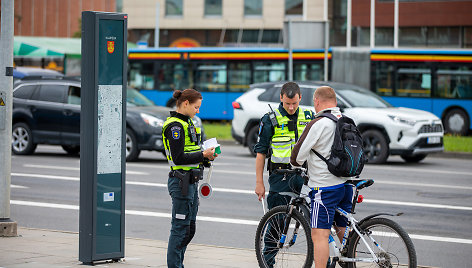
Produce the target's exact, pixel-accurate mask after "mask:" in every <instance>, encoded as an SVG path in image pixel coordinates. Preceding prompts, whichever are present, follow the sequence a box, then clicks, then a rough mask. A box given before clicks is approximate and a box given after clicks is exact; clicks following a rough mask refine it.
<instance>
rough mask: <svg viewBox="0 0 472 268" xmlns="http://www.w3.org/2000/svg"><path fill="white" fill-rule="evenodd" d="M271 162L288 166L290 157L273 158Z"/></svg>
mask: <svg viewBox="0 0 472 268" xmlns="http://www.w3.org/2000/svg"><path fill="white" fill-rule="evenodd" d="M270 161H272V163H277V164H287V163H290V157H277V156H273V155H272V156H271V157H270Z"/></svg>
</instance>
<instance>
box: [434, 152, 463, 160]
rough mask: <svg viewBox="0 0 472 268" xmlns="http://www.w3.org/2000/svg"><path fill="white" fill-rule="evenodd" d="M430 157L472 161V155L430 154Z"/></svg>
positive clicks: (456, 153)
mask: <svg viewBox="0 0 472 268" xmlns="http://www.w3.org/2000/svg"><path fill="white" fill-rule="evenodd" d="M428 157H438V158H457V159H472V153H462V152H442V153H434V154H429V155H428Z"/></svg>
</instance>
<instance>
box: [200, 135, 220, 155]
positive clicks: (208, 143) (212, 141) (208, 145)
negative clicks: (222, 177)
mask: <svg viewBox="0 0 472 268" xmlns="http://www.w3.org/2000/svg"><path fill="white" fill-rule="evenodd" d="M212 147H215V153H216V154H221V149H220V144H218V141H216V138H211V139H209V140H206V141H204V142H203V150H206V149H208V148H212Z"/></svg>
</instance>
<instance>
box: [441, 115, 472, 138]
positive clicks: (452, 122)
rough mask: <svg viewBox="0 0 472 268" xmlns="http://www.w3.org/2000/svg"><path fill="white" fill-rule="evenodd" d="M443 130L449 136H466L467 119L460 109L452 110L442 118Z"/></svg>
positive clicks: (467, 128)
mask: <svg viewBox="0 0 472 268" xmlns="http://www.w3.org/2000/svg"><path fill="white" fill-rule="evenodd" d="M444 128H445V130H446V132H448V133H451V134H459V135H466V134H467V131H468V130H469V117H468V116H467V114H466V113H465V112H464V111H463V110H461V109H452V110H450V111H449V112H448V113H447V114H446V116H445V117H444Z"/></svg>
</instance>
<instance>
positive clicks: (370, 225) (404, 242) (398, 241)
mask: <svg viewBox="0 0 472 268" xmlns="http://www.w3.org/2000/svg"><path fill="white" fill-rule="evenodd" d="M360 227H361V229H363V230H364V231H366V232H367V234H369V236H370V237H371V238H373V240H374V241H375V242H377V243H378V245H379V246H376V245H375V244H374V242H373V241H372V239H370V238H369V237H368V236H367V235H364V236H363V237H364V239H365V241H366V242H367V245H368V246H369V247H370V248H371V249H372V250H373V252H374V253H375V255H376V256H377V258H379V259H380V261H379V262H378V263H375V262H374V263H365V262H363V263H362V264H357V266H356V263H355V262H354V263H353V262H349V263H347V267H349V268H354V267H362V268H364V267H391V268H395V267H411V268H416V251H415V246H414V245H413V242H412V241H411V239H410V237H409V236H408V233H407V232H406V231H405V230H403V228H402V227H401V226H400V225H398V223H396V222H394V221H392V220H390V219H386V218H373V219H370V220H367V221H365V222H364V223H362V224H361V226H360ZM347 254H348V257H350V258H372V255H371V253H370V252H369V249H368V248H367V247H366V245H365V243H364V242H363V241H362V239H361V238H360V237H359V235H358V234H357V233H355V232H354V233H353V234H352V236H351V238H350V240H349V247H348V253H347Z"/></svg>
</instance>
